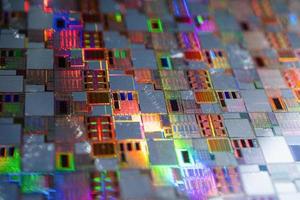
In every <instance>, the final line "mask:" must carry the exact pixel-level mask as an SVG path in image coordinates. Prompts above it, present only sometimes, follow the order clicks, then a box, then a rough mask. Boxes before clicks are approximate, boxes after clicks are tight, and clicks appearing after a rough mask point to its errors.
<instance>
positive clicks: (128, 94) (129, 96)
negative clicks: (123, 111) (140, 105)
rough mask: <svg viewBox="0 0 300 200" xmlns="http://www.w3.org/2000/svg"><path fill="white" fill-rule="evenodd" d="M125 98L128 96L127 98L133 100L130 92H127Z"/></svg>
mask: <svg viewBox="0 0 300 200" xmlns="http://www.w3.org/2000/svg"><path fill="white" fill-rule="evenodd" d="M127 98H128V100H133V96H132V93H131V92H128V93H127Z"/></svg>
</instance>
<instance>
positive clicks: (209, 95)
mask: <svg viewBox="0 0 300 200" xmlns="http://www.w3.org/2000/svg"><path fill="white" fill-rule="evenodd" d="M195 99H196V102H197V103H214V102H216V96H215V93H214V92H213V91H212V90H206V91H195Z"/></svg>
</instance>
